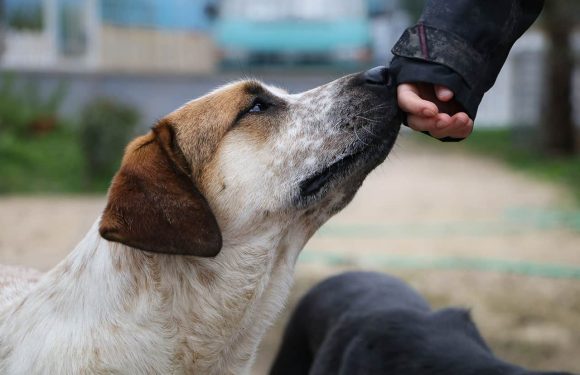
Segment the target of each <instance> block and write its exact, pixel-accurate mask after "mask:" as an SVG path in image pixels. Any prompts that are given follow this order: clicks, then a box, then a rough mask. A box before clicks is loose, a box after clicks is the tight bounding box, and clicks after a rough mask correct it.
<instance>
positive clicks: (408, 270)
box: [0, 134, 580, 375]
mask: <svg viewBox="0 0 580 375" xmlns="http://www.w3.org/2000/svg"><path fill="white" fill-rule="evenodd" d="M103 205H104V198H103V197H101V196H99V197H88V196H79V197H2V198H0V263H6V264H25V265H29V266H33V267H36V268H38V269H41V270H47V269H49V268H50V267H52V266H54V265H55V264H56V263H57V262H58V261H59V260H61V259H62V258H63V257H65V256H66V254H67V253H68V252H69V251H70V250H72V248H73V246H74V245H75V244H76V243H77V242H78V241H79V240H80V238H81V237H82V235H83V234H84V232H85V231H86V230H87V229H88V228H89V226H90V225H91V224H92V223H93V221H94V220H95V219H96V217H97V216H98V214H99V213H100V211H101V210H102V208H103ZM573 207H574V205H573V204H572V199H571V197H570V195H569V194H568V192H567V191H566V190H565V189H563V188H561V187H558V186H554V185H552V184H549V183H545V182H542V181H538V180H535V179H532V178H530V177H527V176H525V175H521V174H518V173H515V172H513V171H512V170H509V169H508V168H506V167H503V166H502V165H500V164H498V163H497V162H494V161H491V160H488V159H484V158H479V157H475V156H472V155H466V154H463V153H461V152H459V151H455V150H454V148H453V146H448V145H445V146H444V147H443V146H442V147H427V148H426V147H423V146H422V144H421V143H416V142H414V141H412V140H409V139H408V136H407V135H405V134H403V137H402V139H401V140H400V141H399V143H398V145H397V146H396V148H395V150H394V151H393V153H392V154H391V156H390V157H389V160H388V161H387V162H385V163H384V164H383V165H382V166H381V167H379V168H378V169H377V170H376V171H375V172H373V174H372V175H371V176H370V177H369V178H368V179H367V181H366V182H365V184H364V186H363V187H362V189H361V191H360V192H359V193H358V195H357V197H356V198H355V200H354V201H353V202H352V204H351V205H350V206H349V207H347V208H346V209H345V210H344V211H343V212H341V213H340V214H339V215H337V216H336V217H334V218H333V219H332V220H331V221H330V222H329V223H328V224H326V225H325V226H324V227H323V228H322V229H321V230H320V231H319V232H318V233H317V234H316V235H315V237H314V238H312V240H311V241H310V242H309V243H308V244H307V246H306V248H305V250H304V251H303V253H302V255H301V258H300V260H299V263H298V266H297V269H296V283H295V287H294V290H293V293H292V297H291V299H290V301H289V304H288V309H287V310H286V311H285V312H284V313H283V314H282V316H281V319H279V322H278V324H277V325H276V326H274V327H272V329H271V330H270V332H269V334H268V335H267V337H266V338H265V340H264V342H263V343H262V346H261V350H260V353H259V355H258V359H257V361H256V365H255V371H254V373H255V374H256V375H257V374H265V373H266V372H267V368H268V366H269V363H270V361H271V359H272V357H273V356H274V355H275V351H276V349H277V346H278V342H279V338H280V335H281V332H282V329H283V323H284V321H285V319H286V318H287V315H288V314H289V311H290V310H289V309H290V308H291V307H292V306H293V305H294V303H295V302H296V301H297V299H298V298H299V296H300V295H301V294H302V293H304V292H305V291H306V290H307V289H308V287H310V286H311V285H313V284H314V283H316V282H317V281H318V280H320V279H322V278H324V277H326V276H328V275H331V274H335V273H338V272H341V271H343V270H347V269H373V270H380V271H384V272H389V273H393V274H396V275H398V276H400V277H402V278H404V279H405V280H407V281H408V282H410V283H411V284H412V285H413V286H414V287H416V288H417V289H418V290H419V291H421V292H422V293H423V294H424V295H425V296H427V298H428V299H429V300H430V301H431V302H432V304H433V305H434V306H435V307H442V306H449V305H456V306H465V307H469V308H471V310H472V314H473V316H474V319H475V321H476V323H477V324H478V326H479V327H480V329H481V331H482V333H483V335H484V336H485V337H486V338H487V340H488V341H489V343H490V345H491V346H492V348H493V349H494V350H495V351H496V353H497V354H498V355H499V356H501V357H503V358H505V359H506V360H510V361H513V362H516V363H518V364H521V365H525V366H528V367H531V368H534V369H551V370H567V371H572V372H580V357H579V356H578V348H580V213H579V212H578V211H577V210H576V209H575V208H573Z"/></svg>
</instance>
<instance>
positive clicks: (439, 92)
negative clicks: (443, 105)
mask: <svg viewBox="0 0 580 375" xmlns="http://www.w3.org/2000/svg"><path fill="white" fill-rule="evenodd" d="M435 95H436V96H437V99H439V100H441V101H442V102H448V101H450V100H451V99H453V95H454V94H453V91H451V90H450V89H448V88H447V87H445V86H440V85H435Z"/></svg>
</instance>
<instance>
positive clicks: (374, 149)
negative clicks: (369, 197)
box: [300, 139, 391, 198]
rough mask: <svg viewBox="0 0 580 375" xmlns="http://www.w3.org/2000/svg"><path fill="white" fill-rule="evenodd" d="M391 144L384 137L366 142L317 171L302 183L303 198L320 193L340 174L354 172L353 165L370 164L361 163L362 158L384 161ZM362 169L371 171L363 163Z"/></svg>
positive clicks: (301, 192) (301, 193)
mask: <svg viewBox="0 0 580 375" xmlns="http://www.w3.org/2000/svg"><path fill="white" fill-rule="evenodd" d="M389 144H391V142H389V141H386V140H384V139H382V140H381V139H377V140H376V141H375V142H373V143H369V144H366V145H364V146H363V147H360V148H358V150H356V151H354V152H351V153H350V154H348V155H346V156H344V157H343V158H341V159H339V160H337V161H335V162H334V163H332V164H330V165H328V166H326V167H325V168H323V169H322V170H320V171H319V172H316V173H315V174H314V175H312V176H310V177H308V178H307V179H305V180H303V181H302V182H301V183H300V195H301V196H302V197H303V198H306V197H311V196H314V195H316V194H318V193H319V192H320V191H321V190H322V188H324V187H325V186H326V185H327V184H328V183H329V182H331V181H333V180H335V179H337V178H338V177H340V176H345V175H349V174H351V173H352V172H349V171H352V169H353V168H356V167H353V165H354V164H364V165H366V164H369V163H366V162H364V163H359V161H361V159H365V160H366V159H373V160H374V159H376V161H378V162H380V161H382V160H383V159H384V158H385V157H386V154H387V153H388V150H389V149H390V145H389ZM382 149H384V150H382ZM369 161H370V160H369ZM373 167H374V165H373ZM361 169H364V171H363V170H361V173H365V174H366V173H368V172H369V171H366V169H367V168H364V166H363V165H361ZM371 169H372V168H371Z"/></svg>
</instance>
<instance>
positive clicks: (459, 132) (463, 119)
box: [431, 112, 473, 138]
mask: <svg viewBox="0 0 580 375" xmlns="http://www.w3.org/2000/svg"><path fill="white" fill-rule="evenodd" d="M472 130H473V121H472V120H471V119H470V118H469V117H468V116H467V114H465V113H463V112H462V113H460V114H457V115H454V116H453V117H451V118H450V119H449V121H448V122H447V125H446V126H444V127H437V128H436V129H435V130H434V131H432V132H431V135H432V136H434V137H436V138H444V137H453V138H466V137H468V136H469V135H470V134H471V132H472Z"/></svg>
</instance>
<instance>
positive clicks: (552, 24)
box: [540, 0, 576, 156]
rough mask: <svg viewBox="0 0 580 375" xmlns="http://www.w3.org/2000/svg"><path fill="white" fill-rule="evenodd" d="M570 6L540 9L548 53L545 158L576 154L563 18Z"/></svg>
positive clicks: (551, 4) (560, 0)
mask: <svg viewBox="0 0 580 375" xmlns="http://www.w3.org/2000/svg"><path fill="white" fill-rule="evenodd" d="M570 3H571V2H570V1H569V0H548V1H546V3H545V6H544V25H545V32H546V37H547V42H548V51H547V52H548V53H547V55H546V65H545V66H546V68H545V69H546V91H545V93H544V95H545V100H544V106H545V107H544V108H543V110H542V119H541V123H542V124H541V126H542V131H541V137H540V144H541V148H542V151H543V153H544V154H547V155H562V156H565V155H572V154H574V153H575V151H576V136H575V127H574V120H573V116H572V111H573V110H572V76H573V72H574V55H573V52H572V49H571V46H570V35H571V34H572V31H573V22H572V19H571V17H570V16H568V15H567V14H566V13H567V12H569V11H570V10H571V9H570V7H568V6H566V5H567V4H570ZM572 3H573V0H572ZM573 5H574V4H572V7H573Z"/></svg>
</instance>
